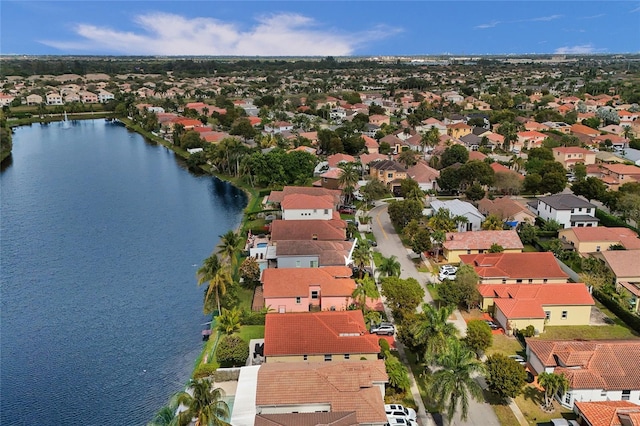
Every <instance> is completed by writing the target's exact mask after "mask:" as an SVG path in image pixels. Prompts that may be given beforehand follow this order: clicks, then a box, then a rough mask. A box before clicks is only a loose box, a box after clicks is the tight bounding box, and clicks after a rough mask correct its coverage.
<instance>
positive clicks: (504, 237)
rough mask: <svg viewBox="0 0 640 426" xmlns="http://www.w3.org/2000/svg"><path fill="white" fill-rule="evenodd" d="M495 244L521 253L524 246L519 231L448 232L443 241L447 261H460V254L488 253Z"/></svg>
mask: <svg viewBox="0 0 640 426" xmlns="http://www.w3.org/2000/svg"><path fill="white" fill-rule="evenodd" d="M493 244H498V245H500V246H502V248H503V249H504V252H505V253H521V252H522V249H523V248H524V246H523V245H522V241H520V237H518V233H517V232H516V231H515V230H511V231H471V232H448V233H447V235H446V237H445V241H444V242H443V243H442V248H443V250H442V251H443V255H444V257H445V258H446V259H447V263H460V255H464V254H482V253H487V252H488V251H489V249H490V248H491V246H492V245H493Z"/></svg>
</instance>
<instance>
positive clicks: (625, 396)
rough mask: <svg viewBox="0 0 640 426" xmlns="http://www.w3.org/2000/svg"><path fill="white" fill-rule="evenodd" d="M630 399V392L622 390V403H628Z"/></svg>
mask: <svg viewBox="0 0 640 426" xmlns="http://www.w3.org/2000/svg"><path fill="white" fill-rule="evenodd" d="M630 398H631V391H630V390H628V389H627V390H623V391H622V400H623V401H628V400H629V399H630Z"/></svg>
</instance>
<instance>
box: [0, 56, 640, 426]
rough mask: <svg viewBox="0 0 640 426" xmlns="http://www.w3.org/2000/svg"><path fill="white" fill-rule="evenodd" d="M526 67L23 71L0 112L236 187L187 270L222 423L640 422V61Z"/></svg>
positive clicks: (203, 369) (566, 61)
mask: <svg viewBox="0 0 640 426" xmlns="http://www.w3.org/2000/svg"><path fill="white" fill-rule="evenodd" d="M513 59H514V58H508V57H505V58H493V59H492V58H487V59H478V58H449V59H446V65H438V64H429V65H427V64H423V65H420V63H418V64H416V63H412V62H410V61H409V60H405V59H398V60H397V62H396V61H388V60H384V59H380V58H367V59H366V60H363V61H347V60H344V61H343V60H340V61H336V60H335V58H331V61H330V60H328V59H322V60H320V59H318V60H300V61H293V60H292V61H290V62H287V61H282V62H283V63H280V62H278V61H273V62H269V61H265V62H261V61H255V62H256V64H253V65H251V66H249V65H247V64H245V63H239V64H236V63H234V62H233V61H230V62H225V61H222V62H220V63H217V62H215V61H214V62H209V61H205V60H203V61H202V63H200V64H198V63H192V62H189V63H188V66H189V67H193V70H194V72H193V73H192V72H189V73H187V72H179V71H174V70H173V69H172V70H169V69H165V68H163V67H164V66H165V65H158V64H155V63H149V64H147V71H141V70H140V67H138V68H137V70H136V71H129V72H114V73H109V74H106V73H102V72H100V73H97V72H96V73H86V74H76V73H66V74H55V73H54V72H53V71H51V73H42V74H32V75H21V74H20V73H18V71H20V70H27V69H28V67H27V65H22V66H23V67H24V68H21V67H20V64H19V63H18V62H16V63H15V64H14V63H12V65H11V68H10V69H11V70H14V71H16V74H15V75H13V74H11V75H10V74H7V75H5V74H3V75H2V81H1V84H2V95H1V96H0V103H2V106H3V120H5V121H6V122H7V123H9V125H12V123H13V125H18V124H25V123H26V121H25V122H23V121H21V120H27V121H28V120H31V121H29V122H37V121H38V120H45V121H46V120H49V119H52V120H53V119H60V120H67V119H68V118H67V116H68V115H70V114H73V117H72V118H71V119H72V120H79V119H83V118H87V117H83V115H84V114H88V115H89V118H93V119H95V118H96V117H95V116H93V114H94V113H98V114H104V116H100V119H106V120H107V121H108V122H109V125H114V126H126V127H127V128H129V129H131V130H134V131H136V132H140V133H141V134H143V135H144V136H145V137H147V138H149V141H151V143H153V144H159V145H160V146H164V147H167V148H168V149H170V150H172V151H173V152H175V153H176V155H177V156H180V158H181V159H180V161H182V163H181V164H183V165H184V167H185V168H188V169H189V170H191V171H193V172H197V173H203V174H211V175H214V176H216V177H218V178H220V179H223V180H228V181H230V182H232V183H233V184H234V185H236V186H238V187H239V188H240V189H242V190H243V191H245V193H246V194H247V196H248V199H249V201H248V203H249V204H248V205H247V207H246V208H245V210H244V217H243V220H242V223H241V224H240V225H239V226H238V228H237V229H236V230H231V231H229V232H228V233H227V234H224V235H221V236H220V242H219V244H218V246H217V247H216V248H215V250H214V251H213V253H212V254H211V256H210V257H209V258H207V259H205V260H204V261H203V263H202V265H198V268H197V270H198V272H197V275H196V276H197V279H198V284H199V285H202V286H203V291H204V304H203V309H204V312H205V314H206V315H207V316H208V318H209V319H210V322H208V323H207V325H206V327H205V329H204V330H202V337H203V341H204V343H203V352H202V355H201V356H200V357H199V358H198V360H197V362H196V367H195V369H194V373H193V376H192V379H191V380H192V382H190V383H191V384H192V385H194V386H195V385H196V384H197V383H200V384H202V383H205V385H206V386H208V387H209V388H211V387H214V388H216V389H217V388H220V389H222V390H223V391H224V392H225V393H226V396H225V398H227V399H225V401H226V402H225V404H226V405H227V406H228V407H227V408H228V411H229V412H228V416H226V417H225V416H223V417H225V418H226V420H224V421H225V422H227V423H228V424H231V425H233V426H252V425H259V426H267V425H283V426H284V425H310V426H311V425H325V424H326V425H328V424H331V425H345V426H346V425H380V426H385V425H401V424H402V425H418V424H419V425H421V426H427V425H429V426H430V425H436V424H438V425H442V424H452V425H453V424H456V425H481V424H482V425H488V426H494V425H495V426H499V425H522V426H525V425H530V424H533V425H544V426H546V425H549V424H554V425H555V424H556V423H551V422H552V421H553V420H554V419H558V418H563V419H565V421H577V423H578V424H581V425H591V426H595V425H604V424H607V425H621V426H627V425H640V418H639V415H640V414H639V413H640V264H639V263H638V259H639V258H640V238H639V237H638V230H639V228H640V163H638V161H639V160H637V158H640V155H638V154H640V120H639V119H638V117H640V106H639V102H640V91H639V90H638V84H639V83H640V80H639V78H638V75H639V74H638V68H637V65H633V66H632V67H631V69H629V68H625V66H626V63H623V62H619V60H618V59H619V58H610V57H606V58H598V57H595V58H591V57H589V58H583V59H579V60H578V59H575V60H574V58H573V57H571V56H564V55H559V56H557V57H556V56H553V57H552V58H549V59H544V60H542V59H540V58H537V57H534V58H523V59H522V60H523V62H522V64H518V63H514V62H513ZM16 61H17V60H16ZM160 62H161V61H160ZM634 64H635V63H634ZM129 65H130V64H128V63H127V67H128V66H129ZM167 66H168V65H167ZM186 66H187V65H185V67H186ZM207 66H208V67H212V68H211V70H215V72H213V71H212V72H210V73H203V72H201V71H202V69H203V68H202V67H207ZM252 66H254V67H256V68H255V69H254V68H252ZM124 68H125V67H124V65H123V67H122V69H124ZM25 73H26V71H25ZM634 159H636V160H634ZM178 192H179V191H178V190H176V194H177V193H178ZM177 198H179V197H177ZM453 382H455V383H456V389H458V387H459V388H460V389H461V390H460V391H458V390H455V391H454V390H452V388H451V387H448V386H449V385H447V383H453ZM483 392H484V393H483ZM168 404H169V405H168V407H169V408H170V409H171V410H173V412H174V414H176V413H178V414H179V413H180V412H181V411H180V408H179V407H178V406H172V405H170V403H168ZM390 405H393V406H394V407H393V408H389V406H390ZM171 410H170V411H171ZM182 411H183V412H184V410H182ZM398 413H400V414H398ZM403 413H404V414H403ZM410 413H413V414H410ZM600 414H602V416H600ZM601 417H606V420H607V422H609V423H605V422H604V421H602V420H600V418H601ZM594 419H595V420H594ZM567 424H568V423H567Z"/></svg>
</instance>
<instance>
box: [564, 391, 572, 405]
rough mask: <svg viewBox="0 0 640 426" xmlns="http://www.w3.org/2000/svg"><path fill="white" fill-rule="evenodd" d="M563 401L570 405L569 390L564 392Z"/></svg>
mask: <svg viewBox="0 0 640 426" xmlns="http://www.w3.org/2000/svg"><path fill="white" fill-rule="evenodd" d="M564 403H565V404H567V405H571V394H570V393H569V392H567V393H565V394H564Z"/></svg>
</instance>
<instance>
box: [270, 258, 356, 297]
mask: <svg viewBox="0 0 640 426" xmlns="http://www.w3.org/2000/svg"><path fill="white" fill-rule="evenodd" d="M351 273H352V271H351V268H349V267H347V266H342V267H339V266H334V267H327V268H268V269H265V270H264V271H263V272H262V288H263V295H264V297H265V299H270V298H280V297H308V296H309V287H310V286H320V297H322V296H333V297H336V296H342V297H346V298H351V293H353V290H354V289H355V288H356V282H355V281H354V280H352V279H351V278H350V277H351ZM345 277H346V278H345Z"/></svg>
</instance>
